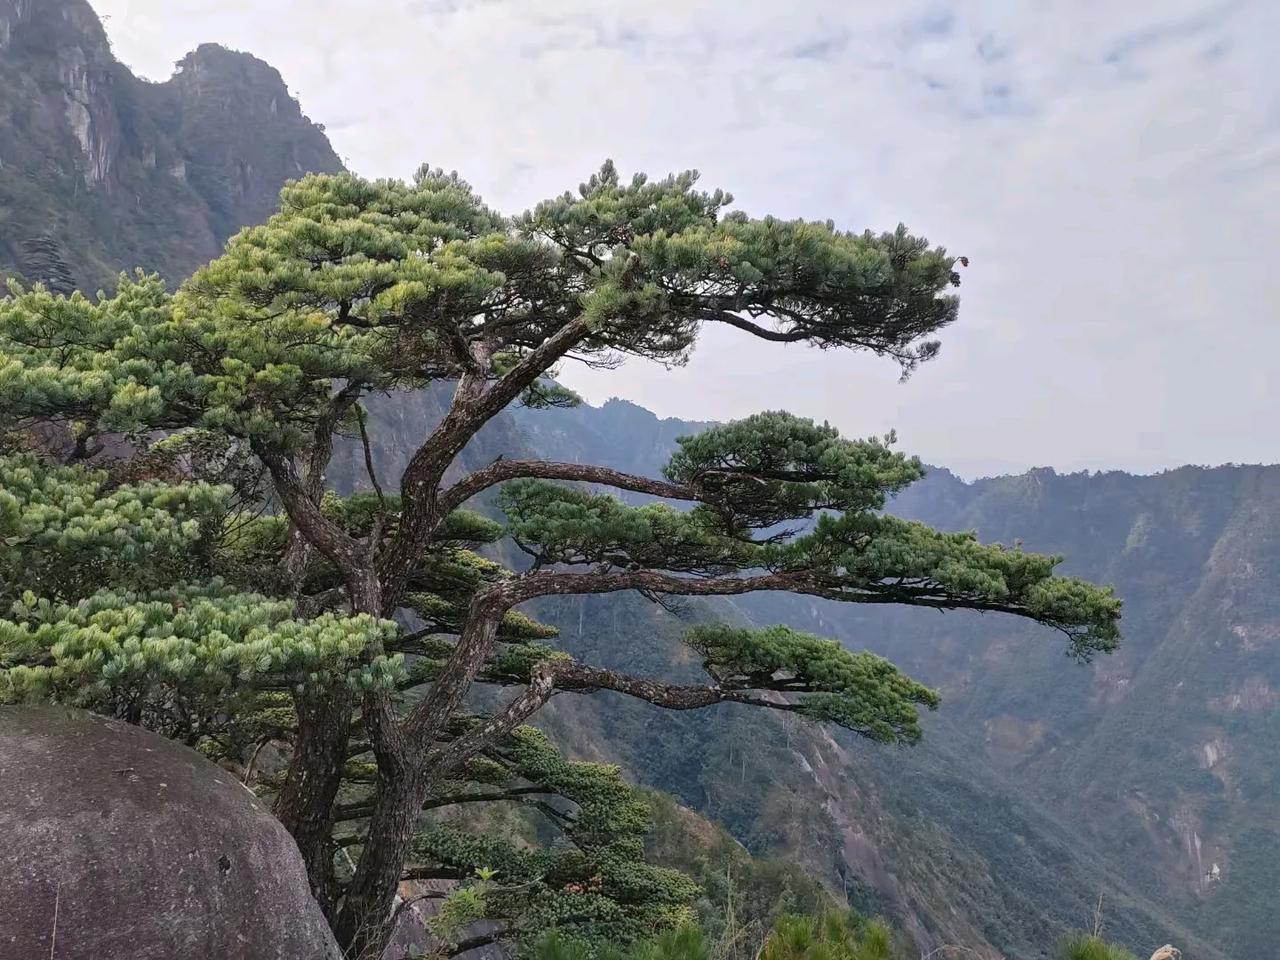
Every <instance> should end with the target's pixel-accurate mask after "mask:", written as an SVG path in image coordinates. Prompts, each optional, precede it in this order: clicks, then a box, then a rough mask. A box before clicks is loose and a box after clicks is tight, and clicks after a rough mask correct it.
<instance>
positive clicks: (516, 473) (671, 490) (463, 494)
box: [439, 460, 705, 514]
mask: <svg viewBox="0 0 1280 960" xmlns="http://www.w3.org/2000/svg"><path fill="white" fill-rule="evenodd" d="M522 477H529V478H535V479H538V480H567V481H578V482H582V483H595V484H599V485H601V486H606V487H616V488H617V489H619V490H630V491H633V492H635V493H647V494H649V495H650V496H654V497H663V498H665V499H667V500H703V499H705V494H703V493H701V492H699V491H698V490H695V489H694V488H693V487H690V486H686V485H684V484H679V483H667V482H666V481H663V480H653V479H651V478H649V477H642V476H639V475H637V474H632V473H624V472H622V471H621V470H611V469H609V468H608V467H598V466H594V465H592V464H583V463H555V462H552V461H549V460H495V461H494V462H493V463H491V464H489V465H488V466H487V467H483V468H481V469H479V470H476V471H475V472H473V473H470V474H468V475H467V476H465V477H463V478H462V479H461V480H459V481H458V482H457V483H455V484H454V485H453V486H452V487H450V488H449V489H448V490H445V491H444V492H443V493H442V494H441V495H440V505H439V508H440V512H441V513H444V514H448V513H450V512H452V511H453V510H456V509H457V508H458V507H460V506H462V504H464V503H466V502H467V501H468V500H470V499H471V498H472V497H474V496H476V495H477V494H479V493H482V492H483V491H485V490H487V489H489V488H490V487H492V486H494V485H496V484H499V483H503V482H504V481H507V480H515V479H517V478H522Z"/></svg>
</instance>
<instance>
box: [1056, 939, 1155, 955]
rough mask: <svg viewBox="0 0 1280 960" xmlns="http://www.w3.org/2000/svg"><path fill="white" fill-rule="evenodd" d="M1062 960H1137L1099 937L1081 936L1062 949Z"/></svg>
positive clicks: (1071, 940)
mask: <svg viewBox="0 0 1280 960" xmlns="http://www.w3.org/2000/svg"><path fill="white" fill-rule="evenodd" d="M1062 960H1138V957H1137V955H1135V954H1133V953H1130V952H1129V951H1128V950H1126V949H1124V948H1123V947H1116V946H1113V945H1111V944H1109V943H1107V942H1106V941H1104V940H1102V939H1100V938H1099V937H1096V936H1093V935H1086V934H1081V935H1080V936H1078V937H1072V938H1071V939H1070V940H1068V941H1067V942H1066V943H1065V944H1064V945H1063V947H1062Z"/></svg>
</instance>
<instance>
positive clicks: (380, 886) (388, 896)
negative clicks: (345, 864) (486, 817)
mask: <svg viewBox="0 0 1280 960" xmlns="http://www.w3.org/2000/svg"><path fill="white" fill-rule="evenodd" d="M378 779H379V790H378V799H377V802H376V804H375V806H374V810H373V816H372V817H371V818H370V820H369V832H368V834H367V836H366V839H365V847H364V852H363V854H362V855H361V857H360V864H359V866H358V867H357V868H356V874H355V876H354V877H353V878H352V880H351V885H350V887H349V888H348V891H347V896H346V898H345V899H344V900H343V903H342V910H341V911H340V912H339V914H338V917H337V922H336V924H334V933H335V935H336V936H337V939H338V944H339V946H341V947H342V949H343V951H344V956H346V957H348V958H350V960H377V958H378V957H380V956H381V954H382V950H383V947H384V945H385V944H386V941H387V938H388V937H389V936H390V934H391V932H392V931H391V930H390V924H391V917H392V905H393V904H394V902H395V895H396V889H397V888H398V886H399V883H400V873H401V871H402V870H403V869H404V864H405V861H406V860H407V859H408V856H409V846H410V843H411V842H412V840H413V834H414V830H415V828H416V826H417V823H418V817H419V815H420V812H421V810H422V805H423V803H425V802H426V798H427V795H428V793H429V791H428V790H427V788H426V783H427V777H426V776H425V775H423V774H422V773H421V772H420V771H417V770H413V769H409V768H402V769H399V770H396V771H394V772H390V773H386V774H382V775H380V776H379V778H378Z"/></svg>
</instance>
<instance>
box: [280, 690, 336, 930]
mask: <svg viewBox="0 0 1280 960" xmlns="http://www.w3.org/2000/svg"><path fill="white" fill-rule="evenodd" d="M294 704H295V708H296V710H297V713H298V738H297V743H296V744H295V746H294V752H293V758H292V759H291V760H290V762H289V772H288V773H287V774H286V776H285V782H284V786H283V787H282V788H281V790H280V795H279V796H278V797H277V798H276V802H275V808H274V813H275V815H276V817H277V818H278V819H279V820H280V822H281V823H282V824H284V827H285V829H286V830H288V831H289V833H290V834H292V836H293V839H294V841H295V842H296V843H297V844H298V850H299V852H300V853H301V854H302V860H303V863H305V864H306V867H307V877H308V878H309V879H310V881H311V893H312V895H313V896H314V897H315V898H316V901H317V902H318V903H319V904H320V907H321V909H323V910H324V912H325V915H326V916H328V917H330V919H331V920H332V918H333V915H334V912H335V910H336V908H337V897H338V890H337V884H336V882H335V879H334V875H333V846H332V840H331V833H332V830H333V816H334V805H335V802H336V800H337V796H338V788H339V786H340V785H341V783H342V773H343V769H344V767H345V766H346V762H347V756H346V754H347V739H348V735H349V732H350V727H351V711H352V698H351V694H350V692H349V691H348V690H347V687H346V684H341V685H337V684H335V685H334V686H332V687H330V688H328V689H325V690H319V691H309V692H307V693H303V694H299V695H298V696H296V697H295V698H294Z"/></svg>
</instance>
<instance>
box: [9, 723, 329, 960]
mask: <svg viewBox="0 0 1280 960" xmlns="http://www.w3.org/2000/svg"><path fill="white" fill-rule="evenodd" d="M0 837H3V844H2V845H0V960H28V958H36V957H40V958H52V960H125V958H129V960H134V958H138V957H146V958H148V960H205V958H207V960H285V958H288V960H337V958H339V957H340V956H341V954H340V952H339V950H338V948H337V946H336V945H335V943H334V941H333V938H332V936H331V935H330V933H329V929H328V926H327V925H326V924H325V921H324V918H323V916H322V915H321V913H320V909H319V907H318V906H317V904H316V902H315V901H314V900H313V899H312V897H311V894H310V891H309V889H308V886H307V878H306V873H305V871H304V869H303V865H302V859H301V857H300V856H299V855H298V851H297V848H296V847H295V846H294V844H293V840H292V838H290V836H289V835H288V833H287V832H286V831H285V830H284V829H283V827H281V826H280V824H279V822H278V821H276V820H275V818H273V817H272V816H271V814H270V812H269V811H268V810H267V809H266V808H265V807H264V806H263V805H262V804H261V803H260V802H259V801H258V800H257V798H256V797H254V796H253V794H252V793H250V791H249V790H248V789H246V788H245V787H244V786H242V785H241V784H240V783H239V782H238V781H237V780H236V779H235V778H234V777H233V776H232V775H231V774H229V773H227V772H226V771H224V770H222V769H220V768H219V767H217V766H216V765H214V764H213V763H210V762H209V761H208V760H206V759H205V758H203V757H201V756H200V755H199V754H197V753H195V752H193V751H191V750H189V749H187V748H186V747H183V746H182V745H180V744H177V743H174V742H172V741H170V740H166V739H164V738H163V737H159V736H157V735H155V734H152V733H149V732H147V731H145V730H142V729H139V728H138V727H133V726H130V725H128V724H125V723H119V722H116V721H113V720H107V719H104V718H102V717H98V716H94V715H92V714H89V713H85V712H83V711H78V710H67V709H60V708H53V707H0Z"/></svg>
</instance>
